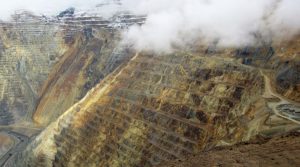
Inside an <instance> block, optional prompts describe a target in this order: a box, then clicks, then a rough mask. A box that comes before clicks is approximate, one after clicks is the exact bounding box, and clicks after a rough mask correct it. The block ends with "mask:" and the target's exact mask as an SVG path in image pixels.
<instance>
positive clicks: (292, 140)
mask: <svg viewBox="0 0 300 167" xmlns="http://www.w3.org/2000/svg"><path fill="white" fill-rule="evenodd" d="M162 166H163V167H205V166H220V167H221V166H222V167H224V166H225V167H226V166H228V167H229V166H230V167H232V166H236V167H237V166H240V167H242V166H245V167H248V166H249V167H252V166H262V167H274V166H280V167H293V166H295V167H296V166H300V133H292V134H289V135H287V136H281V137H275V138H273V139H270V140H258V141H256V142H251V143H243V144H239V145H238V146H233V147H226V148H217V149H214V150H211V151H208V152H204V153H202V154H199V155H195V156H193V157H190V158H188V159H186V160H181V161H176V162H172V163H168V164H164V165H162Z"/></svg>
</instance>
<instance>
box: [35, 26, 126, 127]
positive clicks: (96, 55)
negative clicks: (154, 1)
mask: <svg viewBox="0 0 300 167" xmlns="http://www.w3.org/2000/svg"><path fill="white" fill-rule="evenodd" d="M91 30H92V29H91ZM70 40H73V41H70V42H71V43H72V45H71V47H70V49H69V50H68V51H67V52H65V54H64V55H63V56H62V58H61V60H60V61H59V62H58V63H57V64H56V66H54V67H53V69H52V71H51V73H50V75H49V77H48V79H47V81H46V82H45V84H44V86H43V88H42V90H41V92H40V99H39V102H38V105H37V109H36V111H35V113H34V116H33V119H34V121H36V122H37V123H39V124H43V125H47V124H49V123H51V122H53V121H55V120H56V119H57V118H58V117H59V116H60V115H61V114H62V113H63V112H64V111H66V110H67V109H68V108H70V107H71V106H72V105H73V104H75V103H76V102H78V101H79V100H80V99H81V98H82V97H83V96H85V95H86V93H87V91H89V90H90V89H91V88H93V87H94V86H95V85H96V84H98V83H99V82H100V81H101V80H102V79H103V78H104V77H106V76H107V75H108V74H110V73H111V72H112V71H113V70H114V69H116V68H117V67H118V66H119V65H121V64H122V63H123V62H124V61H125V62H126V60H128V59H129V52H128V50H126V48H125V47H122V46H120V45H119V40H120V39H119V38H118V34H116V33H110V32H108V31H106V30H103V29H93V34H86V33H85V31H83V32H81V33H80V32H78V33H76V34H74V35H73V36H72V39H70Z"/></svg>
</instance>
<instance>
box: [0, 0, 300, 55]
mask: <svg viewBox="0 0 300 167" xmlns="http://www.w3.org/2000/svg"><path fill="white" fill-rule="evenodd" d="M0 1H3V2H1V3H0V4H1V6H0V19H2V20H7V19H8V18H9V16H10V15H11V14H12V13H14V11H16V10H20V9H23V10H29V11H31V12H34V13H36V14H46V15H57V14H58V13H59V12H60V11H62V10H64V9H66V8H69V7H75V8H76V9H77V11H89V10H90V9H94V8H95V6H96V5H97V4H99V3H104V2H106V1H110V0H0ZM111 1H112V0H111ZM115 1H116V0H115ZM121 2H122V9H123V10H127V11H130V12H132V13H134V14H146V15H147V21H146V23H145V24H144V25H142V26H133V27H130V28H129V29H128V30H126V31H124V32H123V37H124V38H123V40H124V41H125V42H127V43H131V44H132V45H133V46H134V47H135V48H136V49H137V50H152V51H158V52H161V51H162V52H169V51H172V50H173V49H174V46H185V45H188V44H190V43H195V42H196V41H199V40H200V41H204V42H206V43H211V42H213V41H218V45H219V46H224V47H232V46H235V47H240V46H245V45H253V44H256V43H257V39H258V38H260V39H264V41H265V42H271V41H274V40H277V41H280V40H288V39H291V38H293V37H294V36H295V35H297V34H299V31H300V21H299V18H300V0H121ZM98 10H99V12H100V11H101V12H102V13H103V14H105V15H106V16H110V15H112V14H113V13H115V12H116V11H118V10H120V8H118V7H117V6H110V7H106V8H105V9H103V8H101V9H98Z"/></svg>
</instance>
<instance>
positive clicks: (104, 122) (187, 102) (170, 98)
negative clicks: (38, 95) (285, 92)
mask: <svg viewBox="0 0 300 167" xmlns="http://www.w3.org/2000/svg"><path fill="white" fill-rule="evenodd" d="M262 88H263V77H262V76H261V75H260V73H259V72H258V71H257V70H256V69H253V68H251V67H247V66H243V65H238V64H236V63H234V62H233V61H232V60H231V59H226V58H218V57H203V56H196V55H190V54H187V53H177V54H172V55H160V56H153V55H146V54H137V55H136V56H135V57H133V58H132V59H131V60H130V61H129V63H128V64H127V65H126V66H125V67H123V68H120V69H118V70H116V71H115V72H114V73H113V74H112V75H110V76H109V77H107V78H106V79H105V80H103V81H102V82H101V83H100V84H99V85H97V86H96V87H95V88H93V89H92V90H91V91H90V92H89V93H88V95H87V96H86V97H85V98H84V99H82V100H81V101H80V102H79V103H77V104H76V105H74V106H72V107H71V108H70V109H69V110H68V111H66V112H65V114H64V115H62V116H61V117H60V118H59V119H58V120H57V121H55V122H54V123H53V124H51V125H50V126H49V127H48V128H47V129H46V130H45V131H44V132H43V133H42V134H41V135H40V136H38V137H37V139H36V140H35V141H34V142H33V143H32V144H31V145H30V147H28V149H27V151H25V152H24V153H23V155H20V157H19V159H20V160H21V162H20V163H26V164H28V165H33V166H35V165H37V164H34V163H35V162H36V163H38V164H39V165H42V166H52V165H54V166H153V165H157V164H159V163H161V162H164V161H169V160H174V159H177V158H182V157H183V156H186V155H188V154H193V153H197V152H200V151H201V150H203V149H208V148H210V147H212V146H214V145H217V144H220V142H221V141H222V140H223V139H224V140H226V139H227V138H230V139H231V140H232V141H233V142H237V141H241V140H243V139H242V138H243V136H244V135H246V133H244V131H247V128H246V127H242V126H237V125H234V122H236V123H238V122H242V121H250V120H251V116H247V113H245V111H246V110H245V108H247V107H249V106H250V105H251V104H253V103H254V102H255V101H256V100H257V99H258V97H259V96H260V95H261V94H262V93H263V89H262ZM247 119H248V120H247ZM227 142H230V141H227ZM40 159H42V160H43V161H40Z"/></svg>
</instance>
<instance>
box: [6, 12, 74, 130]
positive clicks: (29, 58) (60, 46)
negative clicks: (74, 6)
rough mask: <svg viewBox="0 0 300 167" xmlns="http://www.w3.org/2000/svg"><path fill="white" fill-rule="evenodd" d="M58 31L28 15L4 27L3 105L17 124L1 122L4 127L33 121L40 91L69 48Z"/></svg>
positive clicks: (37, 18)
mask: <svg viewBox="0 0 300 167" xmlns="http://www.w3.org/2000/svg"><path fill="white" fill-rule="evenodd" d="M24 19H25V20H26V21H24ZM57 28H58V26H57V25H55V24H46V23H45V22H43V21H41V20H40V18H39V17H35V16H31V15H30V14H28V13H22V14H16V15H14V20H13V21H12V22H11V23H0V103H1V104H5V105H6V106H7V108H6V109H7V110H6V111H5V112H6V113H7V114H6V115H12V117H13V118H12V119H13V120H15V121H10V120H8V119H6V118H5V119H2V118H0V124H1V125H6V124H12V123H13V122H20V121H21V120H24V119H25V120H30V119H31V116H32V113H33V112H34V110H35V104H36V100H37V98H38V91H39V89H40V88H41V86H42V84H43V82H44V81H45V80H46V79H47V76H48V74H49V72H50V69H51V68H52V67H53V65H54V64H55V62H56V60H58V59H59V56H60V55H62V54H63V53H64V51H65V50H67V48H68V47H67V46H66V45H64V41H63V40H62V39H63V38H62V36H61V34H60V33H57V31H56V30H57Z"/></svg>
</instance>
